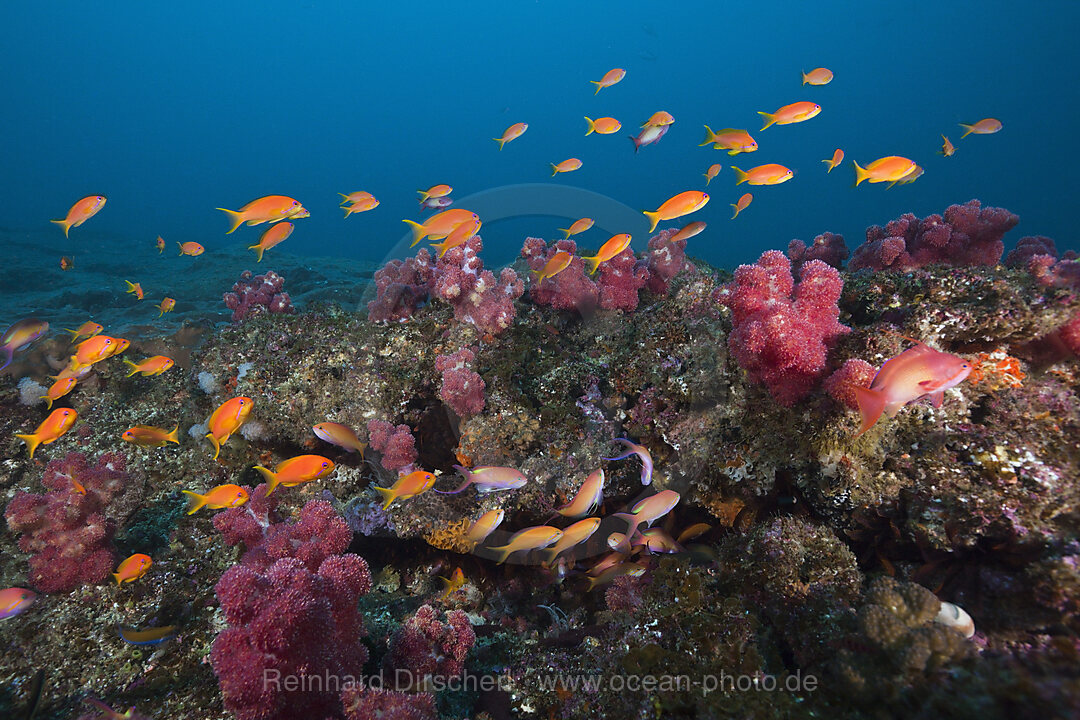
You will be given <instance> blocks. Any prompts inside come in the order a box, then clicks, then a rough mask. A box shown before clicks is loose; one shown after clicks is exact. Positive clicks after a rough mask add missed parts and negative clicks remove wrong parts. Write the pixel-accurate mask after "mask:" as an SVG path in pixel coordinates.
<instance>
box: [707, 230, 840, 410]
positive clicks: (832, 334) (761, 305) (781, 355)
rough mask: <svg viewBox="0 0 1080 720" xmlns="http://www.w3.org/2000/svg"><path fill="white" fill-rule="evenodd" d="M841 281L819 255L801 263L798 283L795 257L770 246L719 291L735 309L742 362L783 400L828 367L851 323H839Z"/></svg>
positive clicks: (804, 389) (736, 348) (734, 347)
mask: <svg viewBox="0 0 1080 720" xmlns="http://www.w3.org/2000/svg"><path fill="white" fill-rule="evenodd" d="M842 288H843V280H842V279H841V278H840V274H839V273H838V272H837V271H836V269H835V268H833V267H830V266H829V265H826V264H825V263H824V262H822V261H820V260H811V261H809V262H807V263H805V264H804V265H803V266H802V270H801V271H800V273H799V283H798V285H797V286H796V285H795V284H794V278H793V277H792V275H791V261H790V260H789V259H788V258H787V256H786V255H784V254H783V253H782V252H779V251H777V250H770V251H768V252H766V253H764V254H763V255H762V256H761V258H760V259H759V260H758V261H757V264H755V265H740V266H739V267H738V269H736V270H735V280H734V282H733V283H732V284H731V285H730V286H728V287H727V288H724V289H723V290H721V291H720V293H718V297H719V300H720V302H722V303H723V304H724V305H726V306H727V307H729V308H731V316H732V325H733V326H734V327H733V329H732V332H731V337H730V338H729V340H728V345H729V347H730V349H731V352H732V354H733V355H734V357H735V358H736V360H738V362H739V365H740V366H741V367H742V368H743V369H744V370H746V371H747V373H749V375H750V378H751V379H752V380H754V381H755V382H761V383H763V384H764V385H765V386H766V387H767V388H768V389H769V392H770V393H772V396H773V397H774V398H776V400H777V402H779V403H780V404H782V405H793V404H795V403H796V402H798V401H799V400H801V399H802V398H803V397H805V396H806V394H807V393H808V392H810V390H811V389H812V388H813V386H814V384H815V383H816V382H817V380H818V379H819V378H820V377H821V375H822V374H823V372H824V370H825V367H826V365H825V361H826V356H827V354H828V350H829V347H830V346H831V345H832V344H833V343H834V342H835V340H836V339H837V338H838V337H839V336H840V335H843V334H845V333H847V332H850V328H849V327H848V326H846V325H843V324H841V323H840V322H839V320H838V318H839V316H840V308H839V306H838V305H837V302H838V301H839V299H840V293H841V289H842Z"/></svg>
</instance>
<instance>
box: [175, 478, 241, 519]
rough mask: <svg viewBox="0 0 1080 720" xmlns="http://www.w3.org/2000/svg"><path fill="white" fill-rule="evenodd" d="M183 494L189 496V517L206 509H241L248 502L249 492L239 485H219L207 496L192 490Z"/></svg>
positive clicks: (184, 491) (183, 491)
mask: <svg viewBox="0 0 1080 720" xmlns="http://www.w3.org/2000/svg"><path fill="white" fill-rule="evenodd" d="M181 492H182V493H184V494H185V495H187V496H188V511H187V514H188V515H193V514H194V513H196V512H198V510H199V509H200V508H204V507H208V508H210V509H211V510H220V509H221V508H234V507H240V506H241V505H243V504H244V503H246V502H247V501H248V491H247V490H245V489H244V488H242V487H240V486H239V485H218V486H217V487H216V488H214V489H212V490H210V492H208V493H206V494H205V495H200V494H199V493H194V492H191V491H190V490H181Z"/></svg>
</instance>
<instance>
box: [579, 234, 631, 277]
mask: <svg viewBox="0 0 1080 720" xmlns="http://www.w3.org/2000/svg"><path fill="white" fill-rule="evenodd" d="M628 247H630V233H622V234H621V235H612V236H611V237H610V238H609V239H608V241H607V242H606V243H604V244H603V245H601V246H600V250H599V252H597V253H596V254H595V255H593V256H592V257H582V258H581V259H582V260H584V261H585V264H586V265H589V266H590V268H589V274H590V275H592V274H593V273H595V272H596V268H598V267H600V263H603V262H607V261H608V260H611V259H612V258H613V257H615V256H616V255H618V254H619V253H621V252H622V251H623V250H625V249H626V248H628Z"/></svg>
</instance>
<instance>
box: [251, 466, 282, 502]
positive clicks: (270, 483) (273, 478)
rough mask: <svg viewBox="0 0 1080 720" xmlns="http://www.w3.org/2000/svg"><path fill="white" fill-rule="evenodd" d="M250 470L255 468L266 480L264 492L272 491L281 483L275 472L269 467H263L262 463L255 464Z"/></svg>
mask: <svg viewBox="0 0 1080 720" xmlns="http://www.w3.org/2000/svg"><path fill="white" fill-rule="evenodd" d="M252 470H257V471H258V473H259V474H260V475H262V476H263V480H265V481H266V494H267V495H269V494H270V493H272V492H274V488H276V487H277V486H278V485H280V484H281V481H280V480H279V479H278V476H277V473H275V472H274V471H273V470H270V469H269V468H264V467H263V466H262V465H256V466H255V467H253V468H252Z"/></svg>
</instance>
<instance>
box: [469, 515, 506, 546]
mask: <svg viewBox="0 0 1080 720" xmlns="http://www.w3.org/2000/svg"><path fill="white" fill-rule="evenodd" d="M503 516H504V512H503V511H502V510H488V511H487V512H486V513H484V514H483V515H481V516H480V517H478V518H477V519H476V521H475V522H474V523H473V524H472V525H470V526H469V530H468V532H466V533H465V537H467V538H468V539H469V542H471V543H472V546H473V547H476V546H477V545H479V544H480V543H482V542H484V540H486V539H487V536H488V535H490V534H491V533H492V532H493V531H494V530H495V528H497V527H499V525H500V524H502V521H503Z"/></svg>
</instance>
